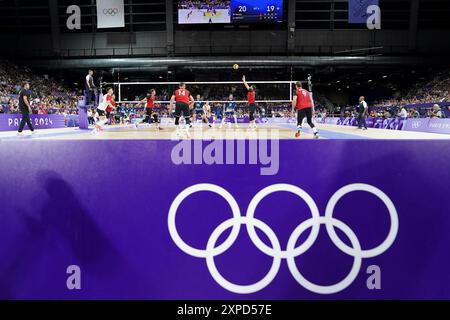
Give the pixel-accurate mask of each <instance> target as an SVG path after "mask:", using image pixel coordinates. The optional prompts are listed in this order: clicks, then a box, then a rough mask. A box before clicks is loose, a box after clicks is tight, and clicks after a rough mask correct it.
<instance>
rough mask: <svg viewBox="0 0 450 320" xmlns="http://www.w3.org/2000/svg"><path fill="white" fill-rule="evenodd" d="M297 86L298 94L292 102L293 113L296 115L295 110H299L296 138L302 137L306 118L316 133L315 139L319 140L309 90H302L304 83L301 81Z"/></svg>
mask: <svg viewBox="0 0 450 320" xmlns="http://www.w3.org/2000/svg"><path fill="white" fill-rule="evenodd" d="M295 86H296V88H297V92H296V95H295V96H294V99H293V100H292V113H294V109H297V132H296V133H295V137H296V138H299V137H300V134H301V132H302V123H303V119H304V118H305V116H306V120H307V121H308V124H309V126H310V127H311V128H312V130H313V132H314V138H316V139H317V138H319V132H318V131H317V128H316V126H315V125H314V123H313V122H312V117H313V101H312V98H311V94H310V93H309V91H308V90H305V89H303V88H302V83H301V82H300V81H297V83H296V84H295Z"/></svg>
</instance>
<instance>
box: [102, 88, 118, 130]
mask: <svg viewBox="0 0 450 320" xmlns="http://www.w3.org/2000/svg"><path fill="white" fill-rule="evenodd" d="M115 108H116V95H115V94H114V93H113V94H112V95H111V105H109V106H107V107H106V110H105V111H106V120H107V121H108V122H109V124H112V118H111V111H113V110H114V109H115Z"/></svg>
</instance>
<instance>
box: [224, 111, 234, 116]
mask: <svg viewBox="0 0 450 320" xmlns="http://www.w3.org/2000/svg"><path fill="white" fill-rule="evenodd" d="M235 113H236V112H235V111H234V110H227V111H225V116H227V117H228V116H234V114H235Z"/></svg>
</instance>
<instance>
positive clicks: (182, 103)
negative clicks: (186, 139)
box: [170, 82, 194, 136]
mask: <svg viewBox="0 0 450 320" xmlns="http://www.w3.org/2000/svg"><path fill="white" fill-rule="evenodd" d="M174 103H175V126H176V128H177V134H179V125H180V117H181V115H183V117H184V120H185V121H186V134H187V135H188V136H189V127H190V124H191V120H190V118H191V112H190V111H189V109H192V107H193V105H194V98H193V97H192V95H191V93H190V92H189V91H188V90H186V84H185V83H184V82H181V83H180V85H179V88H178V90H175V92H174V93H173V95H172V98H171V99H170V112H171V111H172V109H173V104H174Z"/></svg>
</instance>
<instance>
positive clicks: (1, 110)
mask: <svg viewBox="0 0 450 320" xmlns="http://www.w3.org/2000/svg"><path fill="white" fill-rule="evenodd" d="M0 113H5V111H4V110H3V106H2V105H1V104H0Z"/></svg>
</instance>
